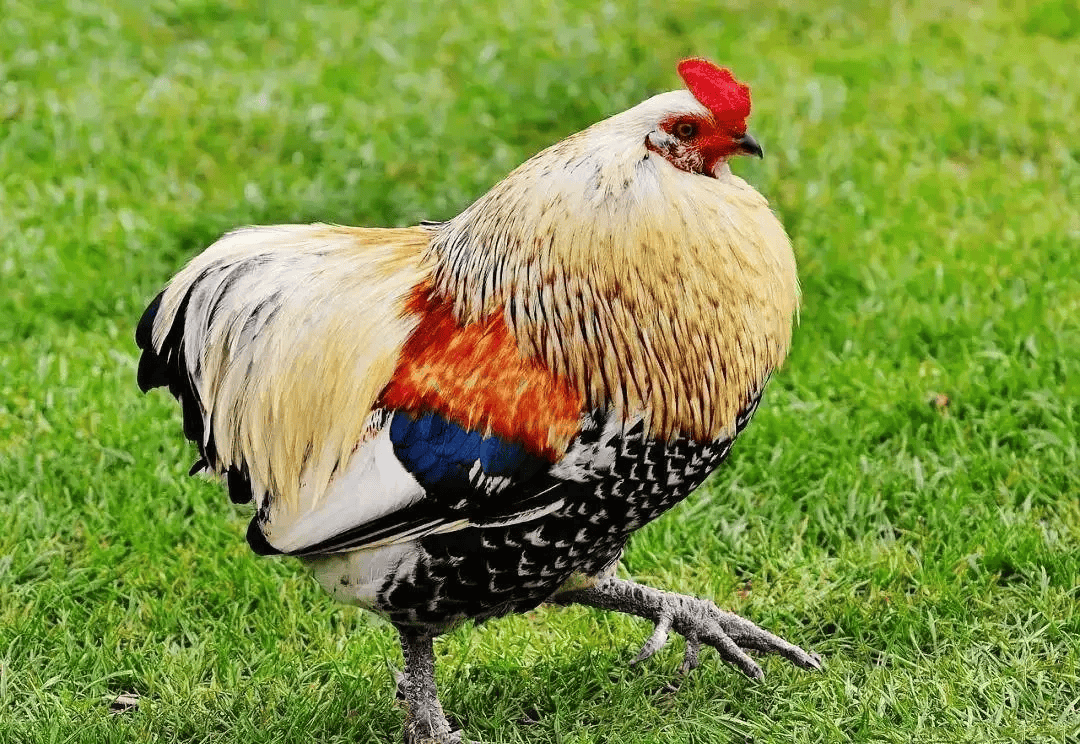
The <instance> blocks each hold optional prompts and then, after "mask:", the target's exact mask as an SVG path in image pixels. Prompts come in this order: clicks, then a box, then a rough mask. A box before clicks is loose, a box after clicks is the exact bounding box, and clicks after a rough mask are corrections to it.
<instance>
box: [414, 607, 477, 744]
mask: <svg viewBox="0 0 1080 744" xmlns="http://www.w3.org/2000/svg"><path fill="white" fill-rule="evenodd" d="M398 632H399V634H400V635H401V652H402V654H403V655H404V657H405V671H404V673H403V675H402V679H401V680H399V682H398V691H399V693H400V694H402V695H403V697H404V700H405V744H466V742H465V740H464V739H462V736H461V732H460V731H454V732H451V730H450V722H449V721H448V720H446V714H445V713H443V709H442V705H440V704H439V697H438V695H437V694H436V692H435V651H434V648H433V647H432V638H433V636H432V634H431V633H426V632H422V631H415V630H410V629H406V628H399V629H398Z"/></svg>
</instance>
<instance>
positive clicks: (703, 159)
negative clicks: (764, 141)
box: [645, 114, 762, 178]
mask: <svg viewBox="0 0 1080 744" xmlns="http://www.w3.org/2000/svg"><path fill="white" fill-rule="evenodd" d="M660 132H661V134H660V135H659V136H655V135H649V136H648V137H646V138H645V147H647V148H648V149H650V150H652V151H653V152H655V153H657V154H658V155H662V156H663V157H664V158H666V159H667V160H668V162H670V163H671V164H672V165H674V166H675V167H676V168H678V169H680V170H684V171H686V172H687V173H698V174H701V175H703V176H711V177H712V178H715V177H716V169H717V167H718V166H719V165H721V164H722V163H724V162H725V161H727V159H728V158H730V157H731V156H732V155H738V154H743V155H757V156H758V157H761V156H762V153H761V147H760V146H759V145H758V143H757V142H756V141H755V140H754V138H753V137H751V136H749V135H748V134H747V133H746V128H745V126H744V127H743V129H742V130H741V131H736V130H732V129H730V128H723V129H722V128H720V127H719V126H717V124H716V122H715V121H714V120H713V119H712V118H711V117H705V116H695V115H691V114H687V115H683V116H674V117H672V118H670V119H665V120H664V121H662V122H660Z"/></svg>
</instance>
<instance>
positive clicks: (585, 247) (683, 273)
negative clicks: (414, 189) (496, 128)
mask: <svg viewBox="0 0 1080 744" xmlns="http://www.w3.org/2000/svg"><path fill="white" fill-rule="evenodd" d="M684 113H688V114H697V115H708V111H707V110H706V109H705V108H704V107H703V106H702V105H701V104H700V103H698V102H697V101H696V100H695V99H694V97H693V96H692V95H691V94H690V93H688V92H686V91H676V92H672V93H664V94H661V95H658V96H654V97H653V98H651V99H649V100H647V101H645V102H643V103H641V104H639V105H638V106H635V107H634V108H632V109H630V110H628V111H626V112H623V113H621V114H619V115H617V116H614V117H612V118H610V119H607V120H606V121H602V122H600V123H598V124H596V125H594V126H592V127H590V128H589V129H586V130H584V131H582V132H580V133H578V134H575V135H573V136H571V137H569V138H568V139H566V140H563V141H562V142H560V143H558V144H556V145H554V146H552V147H550V148H548V149H547V150H545V151H543V152H542V153H540V154H539V155H537V156H536V157H534V158H532V159H531V160H529V161H527V162H526V163H524V164H523V165H522V166H520V167H519V168H518V169H517V170H515V171H514V172H513V173H512V174H510V175H509V176H508V177H507V178H506V179H505V180H504V181H502V182H501V183H499V184H498V185H497V186H495V187H494V188H493V189H492V190H491V191H489V192H488V193H487V194H485V195H484V196H483V197H481V198H480V199H479V200H477V201H476V202H475V203H474V204H473V205H472V206H470V207H469V208H468V209H466V210H465V211H464V212H463V213H462V214H460V215H459V216H458V217H456V218H454V219H453V220H451V221H449V222H447V223H445V224H443V225H441V226H438V228H437V230H436V234H435V237H434V239H433V240H432V243H431V247H430V253H431V255H432V257H433V258H434V260H435V261H436V262H437V269H436V275H435V276H436V287H437V288H438V290H439V292H440V293H441V294H442V295H444V296H446V297H448V298H452V299H453V301H454V303H455V310H456V312H457V314H458V316H459V318H460V319H462V320H463V321H472V320H477V319H480V318H483V317H485V316H487V315H488V314H489V313H491V312H493V311H495V310H499V309H502V311H503V313H504V317H505V319H506V322H507V324H508V326H509V327H510V330H511V332H512V333H513V334H514V336H515V337H516V338H517V340H518V343H519V347H520V349H521V351H522V353H523V354H525V355H526V356H534V357H538V358H540V359H542V360H543V361H544V362H545V363H546V364H547V365H548V367H549V368H550V369H551V370H552V371H554V372H555V373H556V374H558V375H561V376H564V377H565V378H566V379H568V380H569V381H570V383H571V384H572V385H573V386H575V387H576V388H577V389H579V390H581V391H582V392H583V393H584V394H585V396H586V399H587V402H588V404H589V405H591V406H604V405H608V404H611V405H614V406H617V407H619V408H622V409H624V410H626V411H627V412H628V413H631V414H632V413H634V412H644V413H645V414H646V416H647V417H648V421H649V428H650V430H651V431H652V433H653V434H655V435H657V436H661V437H665V438H666V437H671V436H673V435H675V434H678V433H683V434H687V435H690V436H693V437H695V438H697V439H700V440H710V439H713V438H716V437H718V436H721V435H724V436H731V435H732V434H733V433H734V427H735V420H736V416H737V414H738V412H739V411H740V410H741V409H742V408H743V407H744V406H745V405H746V403H747V402H748V401H749V399H750V398H751V396H753V395H755V394H756V393H757V392H758V391H759V390H760V389H761V387H762V385H764V383H765V380H766V379H767V377H768V375H769V373H770V372H771V371H772V370H773V369H775V368H776V367H777V366H778V365H779V364H780V363H781V362H782V361H783V359H784V357H785V356H786V354H787V351H788V347H789V344H790V341H791V326H792V322H793V318H794V316H795V314H796V312H797V309H798V302H799V286H798V279H797V276H796V270H795V258H794V254H793V252H792V249H791V244H790V242H789V240H788V238H787V235H786V234H785V232H784V230H783V227H782V226H781V225H780V222H779V221H778V220H777V219H776V217H775V215H774V214H773V213H772V211H771V210H770V209H769V206H768V203H767V202H766V200H765V199H764V197H762V196H761V195H760V194H759V193H758V192H756V191H755V190H754V189H752V188H751V187H750V186H749V185H748V184H747V183H746V182H745V181H743V180H742V179H740V178H737V177H735V176H733V175H732V174H731V172H730V170H729V169H728V168H727V166H726V165H724V166H723V167H722V168H721V170H720V172H718V173H717V176H718V177H717V178H709V177H706V176H703V175H700V174H693V173H688V172H685V171H682V170H678V169H676V168H675V167H673V166H672V165H671V164H670V163H668V162H666V161H665V160H664V159H663V158H661V157H658V156H656V155H654V154H652V153H650V152H649V151H648V150H647V149H646V147H645V136H646V135H647V134H648V133H649V132H650V131H652V130H653V129H655V128H656V126H657V125H658V124H659V122H660V121H661V120H662V119H666V118H669V117H671V116H672V115H673V114H684Z"/></svg>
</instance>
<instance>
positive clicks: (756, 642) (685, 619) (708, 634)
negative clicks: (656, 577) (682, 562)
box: [551, 578, 821, 687]
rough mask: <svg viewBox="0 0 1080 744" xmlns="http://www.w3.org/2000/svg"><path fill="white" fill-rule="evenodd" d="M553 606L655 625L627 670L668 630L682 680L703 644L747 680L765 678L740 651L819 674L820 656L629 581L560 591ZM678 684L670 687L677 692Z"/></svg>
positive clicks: (696, 602)
mask: <svg viewBox="0 0 1080 744" xmlns="http://www.w3.org/2000/svg"><path fill="white" fill-rule="evenodd" d="M551 601H553V602H556V603H558V604H563V605H566V604H571V603H576V604H583V605H588V606H589V607H597V608H599V609H602V610H616V611H618V612H625V613H628V614H631V615H637V616H638V617H643V618H645V619H647V620H652V621H653V622H654V623H656V629H655V630H654V631H653V633H652V635H651V636H649V639H648V640H647V641H645V645H644V646H642V648H641V651H640V652H639V653H638V655H637V656H635V657H634V659H633V661H631V662H630V664H631V666H633V665H636V664H638V663H639V662H642V661H644V660H645V659H648V658H649V657H650V656H652V655H653V654H655V653H656V652H657V651H659V650H660V649H661V648H663V647H664V644H666V643H667V638H668V631H670V630H674V631H675V632H676V633H678V634H680V635H682V636H683V637H684V638H686V654H685V656H684V657H683V663H682V666H680V667H679V673H680V675H685V674H686V673H688V672H689V671H691V670H692V669H694V668H696V667H697V666H698V664H699V663H700V662H699V660H698V652H699V651H700V650H701V647H702V646H703V645H705V646H712V647H713V648H715V649H716V650H717V651H719V652H720V656H721V658H723V659H724V661H726V662H728V663H730V664H734V665H735V666H736V667H738V668H739V670H740V671H742V673H743V674H745V675H746V676H748V677H752V678H753V679H761V678H762V677H764V676H765V673H764V672H762V671H761V667H759V666H758V665H757V663H755V662H754V660H753V659H751V658H750V657H749V656H747V654H746V651H744V649H750V650H754V651H761V652H764V653H772V654H779V655H780V656H783V657H784V658H785V659H787V660H788V661H790V662H791V663H793V664H795V665H796V666H800V667H803V668H804V669H820V668H821V657H820V656H818V655H817V654H813V653H807V652H806V651H803V650H802V649H801V648H799V647H798V646H795V645H792V644H790V643H788V642H787V641H785V640H784V639H783V638H780V637H778V636H775V635H773V634H772V633H770V632H768V631H767V630H762V629H761V628H759V627H758V626H756V625H754V624H753V623H752V622H750V621H749V620H744V619H743V618H741V617H739V616H738V615H735V614H733V613H731V612H724V611H723V610H721V609H720V608H718V607H717V606H716V605H715V604H713V603H712V602H711V601H710V600H707V599H698V598H697V597H688V596H685V595H683V594H674V593H673V592H665V591H661V590H659V589H653V588H651V587H647V586H643V585H641V584H638V583H635V582H633V581H623V580H622V579H615V578H608V579H601V580H600V581H598V582H596V583H595V584H593V585H592V586H590V587H586V588H582V589H573V590H570V591H564V592H561V593H560V594H557V595H555V596H554V597H553V598H552V600H551ZM677 686H678V685H677V684H675V685H672V687H677Z"/></svg>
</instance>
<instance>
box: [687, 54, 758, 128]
mask: <svg viewBox="0 0 1080 744" xmlns="http://www.w3.org/2000/svg"><path fill="white" fill-rule="evenodd" d="M679 77H681V78H682V79H683V82H684V83H686V87H687V88H689V89H690V92H691V93H693V94H694V98H696V99H698V101H699V102H700V103H701V105H702V106H704V107H705V108H707V109H709V111H711V112H712V114H713V116H715V117H716V121H717V123H718V124H721V125H727V126H729V127H731V128H732V129H736V130H745V129H746V117H748V116H749V115H750V88H749V87H747V86H745V85H743V84H742V83H740V82H739V81H738V80H736V79H735V76H734V75H732V74H731V71H730V70H728V69H727V68H726V67H717V66H716V65H714V64H713V63H712V62H710V61H709V60H707V59H701V58H700V57H693V58H691V59H684V60H683V61H682V62H680V63H679Z"/></svg>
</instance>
